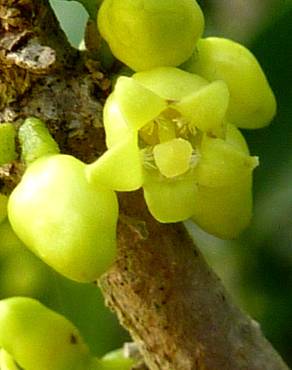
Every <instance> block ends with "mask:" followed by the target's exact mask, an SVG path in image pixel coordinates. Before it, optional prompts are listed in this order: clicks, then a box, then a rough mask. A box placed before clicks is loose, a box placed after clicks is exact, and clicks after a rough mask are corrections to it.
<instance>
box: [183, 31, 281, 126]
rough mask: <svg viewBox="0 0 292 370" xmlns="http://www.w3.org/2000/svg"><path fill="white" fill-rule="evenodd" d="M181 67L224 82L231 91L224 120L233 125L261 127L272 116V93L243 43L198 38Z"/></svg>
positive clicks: (262, 73)
mask: <svg viewBox="0 0 292 370" xmlns="http://www.w3.org/2000/svg"><path fill="white" fill-rule="evenodd" d="M183 68H184V69H186V70H187V71H189V72H192V73H196V74H199V75H200V76H202V77H204V78H206V79H207V80H209V81H216V80H223V81H225V82H226V84H227V86H228V89H229V92H230V103H229V107H228V111H227V119H228V121H230V122H231V123H233V124H234V125H236V126H238V127H241V128H248V129H255V128H261V127H263V126H265V125H268V124H269V123H270V122H271V120H272V118H273V117H274V115H275V113H276V100H275V97H274V94H273V92H272V90H271V88H270V86H269V83H268V81H267V78H266V76H265V74H264V72H263V70H262V68H261V66H260V65H259V63H258V61H257V60H256V58H255V57H254V55H253V54H252V53H251V52H250V51H249V50H248V49H246V48H245V47H244V46H242V45H240V44H238V43H236V42H234V41H231V40H228V39H224V38H218V37H209V38H206V39H201V40H200V41H199V42H198V44H197V50H196V52H195V53H194V55H193V57H192V58H191V59H190V60H189V61H188V62H186V63H185V64H184V65H183Z"/></svg>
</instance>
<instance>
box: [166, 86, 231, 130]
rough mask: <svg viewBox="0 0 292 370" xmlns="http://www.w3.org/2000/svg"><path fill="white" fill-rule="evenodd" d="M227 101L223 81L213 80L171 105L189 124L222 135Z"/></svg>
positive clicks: (227, 96)
mask: <svg viewBox="0 0 292 370" xmlns="http://www.w3.org/2000/svg"><path fill="white" fill-rule="evenodd" d="M228 102H229V91H228V87H227V85H226V83H225V82H224V81H215V82H213V83H211V84H209V85H207V86H204V87H202V88H201V89H199V90H197V91H195V92H194V93H192V94H190V95H187V96H185V97H184V98H183V99H182V100H181V101H179V102H178V103H177V104H174V105H173V107H174V108H175V109H177V110H178V111H179V112H180V113H181V114H182V116H183V117H185V118H186V119H187V120H188V121H189V122H190V124H191V125H193V126H195V127H196V128H198V129H200V130H201V131H203V132H206V133H209V134H212V135H215V136H219V137H223V136H224V134H225V132H224V129H225V121H224V116H225V114H226V111H227V108H228Z"/></svg>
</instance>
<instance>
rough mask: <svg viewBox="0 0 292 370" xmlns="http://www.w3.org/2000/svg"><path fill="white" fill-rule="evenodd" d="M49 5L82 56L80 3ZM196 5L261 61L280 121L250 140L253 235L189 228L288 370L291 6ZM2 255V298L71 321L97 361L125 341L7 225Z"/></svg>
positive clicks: (88, 296) (82, 290)
mask: <svg viewBox="0 0 292 370" xmlns="http://www.w3.org/2000/svg"><path fill="white" fill-rule="evenodd" d="M50 1H51V4H52V6H53V7H54V9H55V11H56V14H57V16H58V18H59V20H60V22H61V24H62V27H63V29H64V30H65V32H66V33H67V35H68V38H69V40H70V41H71V43H72V44H73V45H74V46H76V47H77V46H78V45H79V44H80V42H81V41H82V39H83V34H84V27H85V24H86V21H87V13H86V11H85V10H84V8H83V7H82V6H81V5H80V4H79V3H77V2H75V1H63V0H50ZM199 3H200V5H201V6H202V8H203V10H204V13H205V16H206V25H207V27H206V32H205V35H217V36H224V37H229V38H232V39H234V40H236V41H240V42H242V43H243V44H245V45H246V46H248V47H249V48H250V49H251V50H252V51H253V52H254V54H255V55H256V56H257V58H258V60H259V61H260V64H261V65H262V66H263V68H264V70H265V72H266V75H267V76H268V79H269V81H270V84H271V86H272V88H273V90H274V92H275V95H276V97H277V101H278V114H277V117H276V118H275V120H274V122H273V123H272V124H271V125H270V126H269V127H267V128H265V129H261V130H258V131H246V132H244V134H245V137H246V138H247V140H248V143H249V145H250V150H251V153H252V154H254V155H258V156H259V157H260V162H261V165H260V167H259V168H257V170H256V171H255V181H254V194H255V209H254V218H253V221H252V224H251V226H250V228H249V229H248V230H247V231H246V232H245V233H244V234H243V235H242V237H241V238H240V239H239V240H237V241H232V242H230V241H228V242H226V241H222V240H219V239H217V238H214V237H211V236H209V235H207V234H206V233H204V232H203V231H201V230H199V229H198V228H197V227H195V226H194V225H193V224H190V223H187V226H188V228H189V229H190V230H191V232H192V235H193V237H194V239H195V241H196V243H197V244H198V245H199V247H200V248H201V250H202V251H203V253H204V254H205V256H206V258H207V260H208V261H209V262H210V264H211V265H212V266H213V268H214V269H215V270H216V271H217V273H218V275H219V276H220V277H221V278H222V279H223V281H224V283H225V285H226V287H227V288H228V290H229V292H230V293H231V294H232V296H233V297H234V299H235V300H236V301H237V302H238V304H239V306H240V307H241V308H242V309H243V310H245V311H246V312H248V313H249V314H250V315H251V316H252V317H253V318H254V319H255V320H257V321H258V322H259V323H260V325H261V327H262V330H263V331H264V333H265V335H266V336H267V338H268V339H269V340H270V341H271V342H272V343H273V345H274V346H275V347H276V348H277V350H278V351H279V352H280V354H281V355H282V356H283V357H284V359H285V360H286V362H287V363H288V364H289V365H290V366H292V41H291V36H292V1H290V0H286V1H285V0H283V1H281V0H245V1H243V0H224V1H223V0H208V1H207V0H205V1H204V0H201V1H199ZM251 94H252V91H251ZM0 246H1V249H0V298H4V297H7V296H13V295H29V296H34V297H37V298H38V299H40V300H41V301H42V302H43V303H45V304H47V305H48V306H49V307H51V308H53V309H55V310H57V311H59V312H61V313H63V314H65V315H66V316H67V317H68V318H69V319H71V320H72V321H73V322H74V323H75V324H76V325H77V326H78V327H79V329H80V330H81V332H82V334H83V335H84V337H85V338H86V340H87V342H88V343H89V345H90V347H91V349H92V351H93V352H94V353H96V354H98V355H100V354H103V353H105V352H107V351H109V350H111V349H113V348H117V347H119V346H120V345H121V344H122V343H123V341H124V340H126V339H127V338H128V337H127V334H126V333H125V332H124V331H123V330H122V329H121V328H120V326H119V324H118V323H117V320H116V319H115V317H114V316H113V315H112V314H111V313H110V312H109V310H107V309H106V308H105V307H104V305H103V300H102V297H101V294H100V292H99V291H98V289H96V287H94V286H92V285H90V284H85V285H83V284H82V285H81V284H77V283H73V282H70V281H68V280H67V279H65V278H63V277H61V276H59V275H58V274H56V273H55V272H53V271H52V270H51V269H50V268H48V267H47V266H45V265H44V264H42V263H41V262H39V261H38V260H37V259H36V258H35V257H34V256H32V255H31V254H30V253H29V252H28V251H27V250H26V249H24V247H23V246H22V245H21V244H20V242H19V241H18V240H17V239H15V237H14V236H13V234H12V233H11V231H10V230H9V227H8V225H7V224H4V225H2V226H1V232H0Z"/></svg>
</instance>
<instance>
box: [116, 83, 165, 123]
mask: <svg viewBox="0 0 292 370" xmlns="http://www.w3.org/2000/svg"><path fill="white" fill-rule="evenodd" d="M114 99H115V101H116V102H117V103H118V106H119V108H120V111H121V114H122V116H123V118H124V120H125V122H126V123H127V125H128V126H129V127H130V128H131V129H133V130H139V129H140V128H141V127H142V126H144V125H145V124H146V123H148V122H149V121H151V120H153V119H154V118H155V117H156V116H158V115H159V114H160V113H161V112H162V111H163V110H164V109H166V107H167V103H166V101H165V99H162V98H160V97H159V96H158V95H156V94H155V93H153V92H152V91H151V90H149V89H146V88H145V87H143V86H142V85H140V84H139V83H138V82H137V81H135V80H134V79H133V78H130V77H124V76H123V77H119V78H118V80H117V83H116V86H115V89H114Z"/></svg>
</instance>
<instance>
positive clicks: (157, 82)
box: [133, 67, 208, 102]
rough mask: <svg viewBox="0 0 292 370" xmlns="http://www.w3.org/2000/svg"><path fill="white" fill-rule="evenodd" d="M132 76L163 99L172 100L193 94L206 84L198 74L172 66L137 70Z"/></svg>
mask: <svg viewBox="0 0 292 370" xmlns="http://www.w3.org/2000/svg"><path fill="white" fill-rule="evenodd" d="M133 78H134V79H135V80H136V81H138V82H139V83H140V84H141V85H143V86H144V87H146V88H147V89H149V90H151V91H153V92H154V93H155V94H157V95H159V96H161V97H162V98H163V99H167V100H170V101H174V102H175V101H179V100H180V99H182V98H184V97H185V96H188V95H190V94H193V93H194V92H195V91H197V90H199V89H200V88H201V87H203V86H205V85H207V84H208V82H207V81H206V80H205V79H204V78H202V77H200V76H197V75H195V74H193V73H189V72H185V71H182V70H181V69H178V68H172V67H160V68H155V69H152V70H150V71H145V72H138V73H135V74H134V75H133Z"/></svg>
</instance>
